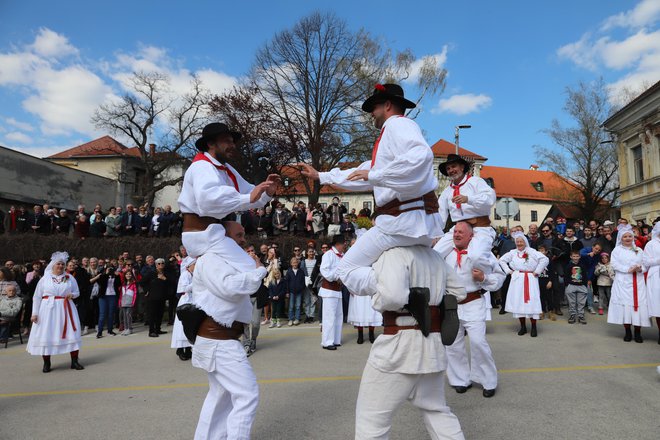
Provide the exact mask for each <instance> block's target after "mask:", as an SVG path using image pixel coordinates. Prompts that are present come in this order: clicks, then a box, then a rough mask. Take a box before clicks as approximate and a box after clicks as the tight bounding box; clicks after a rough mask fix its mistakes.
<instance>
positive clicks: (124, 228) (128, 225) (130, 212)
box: [120, 203, 138, 236]
mask: <svg viewBox="0 0 660 440" xmlns="http://www.w3.org/2000/svg"><path fill="white" fill-rule="evenodd" d="M120 224H121V233H122V235H129V236H130V235H135V234H136V233H137V232H138V213H137V212H135V208H134V207H133V205H131V204H130V203H129V204H128V205H126V212H124V213H123V214H122V215H121V223H120Z"/></svg>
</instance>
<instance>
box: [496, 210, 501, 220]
mask: <svg viewBox="0 0 660 440" xmlns="http://www.w3.org/2000/svg"><path fill="white" fill-rule="evenodd" d="M495 220H502V217H500V216H499V214H497V209H496V210H495Z"/></svg>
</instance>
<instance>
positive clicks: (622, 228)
mask: <svg viewBox="0 0 660 440" xmlns="http://www.w3.org/2000/svg"><path fill="white" fill-rule="evenodd" d="M616 229H617V230H618V231H619V232H618V233H617V234H616V245H617V246H621V239H622V238H623V236H624V235H626V234H632V236H633V238H634V237H635V233H634V232H633V228H632V226H630V225H628V224H620V225H619V226H617V227H616ZM634 247H635V241H634V240H633V248H634Z"/></svg>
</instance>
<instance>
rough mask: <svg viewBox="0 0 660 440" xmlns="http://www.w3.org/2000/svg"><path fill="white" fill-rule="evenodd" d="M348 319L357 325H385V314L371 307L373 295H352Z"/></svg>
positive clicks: (349, 302) (350, 322) (349, 301)
mask: <svg viewBox="0 0 660 440" xmlns="http://www.w3.org/2000/svg"><path fill="white" fill-rule="evenodd" d="M347 321H348V323H349V324H352V325H355V326H357V327H379V326H381V325H383V315H381V314H380V312H377V311H375V310H374V308H373V307H371V297H369V296H358V295H351V297H350V298H349V300H348V318H347Z"/></svg>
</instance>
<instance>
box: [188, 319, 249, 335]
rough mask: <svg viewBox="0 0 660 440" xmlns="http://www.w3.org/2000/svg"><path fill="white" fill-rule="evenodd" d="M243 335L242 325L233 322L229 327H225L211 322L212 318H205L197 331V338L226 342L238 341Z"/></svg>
mask: <svg viewBox="0 0 660 440" xmlns="http://www.w3.org/2000/svg"><path fill="white" fill-rule="evenodd" d="M242 334H243V324H242V323H240V322H238V321H234V322H233V323H232V325H231V327H225V326H224V325H220V324H218V323H217V322H215V321H214V320H213V318H211V317H210V316H209V317H206V319H204V321H202V323H201V324H200V326H199V329H198V330H197V336H201V337H202V338H208V339H217V340H228V339H236V340H238V339H239V338H240V337H241V335H242Z"/></svg>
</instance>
